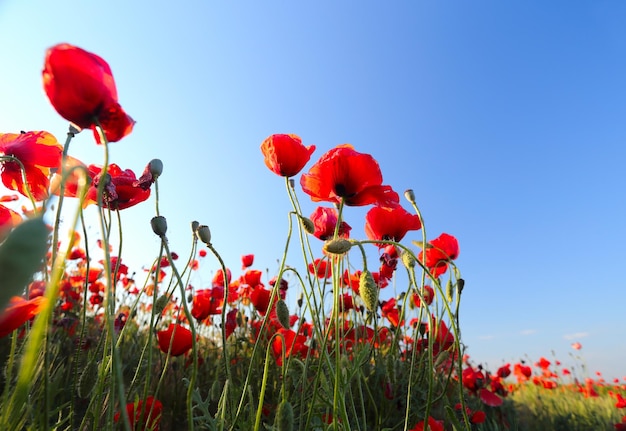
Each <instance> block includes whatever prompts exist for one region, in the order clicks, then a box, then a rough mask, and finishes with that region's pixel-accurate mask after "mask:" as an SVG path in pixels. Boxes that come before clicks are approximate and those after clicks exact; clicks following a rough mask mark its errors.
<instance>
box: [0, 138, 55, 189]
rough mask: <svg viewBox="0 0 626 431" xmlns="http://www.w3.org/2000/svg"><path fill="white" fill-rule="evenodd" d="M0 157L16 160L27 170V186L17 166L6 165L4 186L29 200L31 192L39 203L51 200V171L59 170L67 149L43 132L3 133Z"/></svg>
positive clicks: (3, 170)
mask: <svg viewBox="0 0 626 431" xmlns="http://www.w3.org/2000/svg"><path fill="white" fill-rule="evenodd" d="M0 153H2V154H4V155H5V156H13V157H15V158H16V159H18V160H19V161H20V162H21V163H22V165H23V166H24V175H25V177H26V184H24V181H23V179H22V169H21V167H20V165H19V164H18V163H17V162H12V161H4V162H2V182H3V183H4V185H5V186H6V187H7V188H9V189H11V190H16V191H18V192H20V193H21V194H23V195H24V196H28V193H27V192H26V188H28V189H29V190H30V192H31V193H32V195H33V197H34V198H35V199H36V200H38V201H39V200H43V199H45V198H46V197H47V196H48V185H49V180H48V177H49V176H50V169H51V168H58V167H59V165H60V164H61V155H62V153H63V148H62V147H61V145H60V144H59V143H58V142H57V140H56V138H55V137H54V136H52V135H51V134H50V133H48V132H43V131H41V132H27V133H20V134H16V133H1V134H0Z"/></svg>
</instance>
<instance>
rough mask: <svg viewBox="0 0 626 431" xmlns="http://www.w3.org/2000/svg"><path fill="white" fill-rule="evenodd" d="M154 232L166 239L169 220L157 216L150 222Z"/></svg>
mask: <svg viewBox="0 0 626 431" xmlns="http://www.w3.org/2000/svg"><path fill="white" fill-rule="evenodd" d="M150 226H152V231H153V232H154V233H155V234H156V235H158V236H159V237H161V238H162V237H164V236H165V233H166V232H167V220H166V219H165V217H163V216H155V217H152V220H150Z"/></svg>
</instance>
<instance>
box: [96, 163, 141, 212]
mask: <svg viewBox="0 0 626 431" xmlns="http://www.w3.org/2000/svg"><path fill="white" fill-rule="evenodd" d="M101 172H102V168H101V167H100V166H96V165H89V176H90V177H91V178H93V181H92V184H91V186H90V187H89V190H88V191H87V196H86V197H85V203H86V204H89V203H96V202H98V183H99V182H100V181H101V175H100V173H101ZM107 179H108V180H107V183H106V184H105V186H104V196H103V199H102V201H103V206H104V208H111V209H114V210H123V209H126V208H130V207H132V206H134V205H137V204H138V203H140V202H143V201H145V200H146V199H148V198H149V197H150V189H147V190H144V189H143V188H141V187H139V186H137V185H135V183H136V182H137V177H136V176H135V173H134V172H133V171H131V170H130V169H125V170H122V169H121V168H120V167H119V166H118V165H116V164H115V163H113V164H111V165H109V167H108V169H107Z"/></svg>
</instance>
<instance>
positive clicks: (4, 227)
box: [0, 204, 23, 241]
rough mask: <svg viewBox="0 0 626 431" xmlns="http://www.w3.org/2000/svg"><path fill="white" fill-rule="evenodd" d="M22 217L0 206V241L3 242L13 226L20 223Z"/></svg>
mask: <svg viewBox="0 0 626 431" xmlns="http://www.w3.org/2000/svg"><path fill="white" fill-rule="evenodd" d="M22 220H23V219H22V216H21V215H19V214H18V213H16V212H15V211H13V210H12V209H11V208H7V207H5V206H4V205H1V204H0V241H3V240H4V239H5V237H6V235H8V233H9V232H10V231H11V229H13V228H14V227H15V226H17V225H18V224H20V223H21V222H22Z"/></svg>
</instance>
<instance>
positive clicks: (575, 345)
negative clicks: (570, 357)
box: [572, 342, 583, 350]
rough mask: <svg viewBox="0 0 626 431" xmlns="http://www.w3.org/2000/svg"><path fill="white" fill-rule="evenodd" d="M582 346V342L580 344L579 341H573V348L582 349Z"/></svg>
mask: <svg viewBox="0 0 626 431" xmlns="http://www.w3.org/2000/svg"><path fill="white" fill-rule="evenodd" d="M582 348H583V345H582V344H580V343H579V342H576V343H572V349H574V350H580V349H582Z"/></svg>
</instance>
